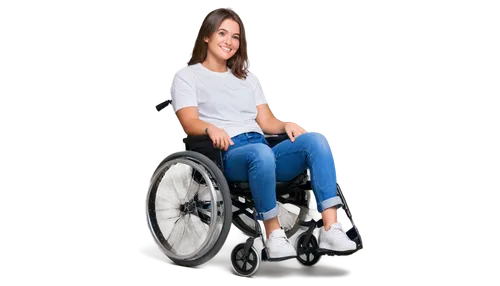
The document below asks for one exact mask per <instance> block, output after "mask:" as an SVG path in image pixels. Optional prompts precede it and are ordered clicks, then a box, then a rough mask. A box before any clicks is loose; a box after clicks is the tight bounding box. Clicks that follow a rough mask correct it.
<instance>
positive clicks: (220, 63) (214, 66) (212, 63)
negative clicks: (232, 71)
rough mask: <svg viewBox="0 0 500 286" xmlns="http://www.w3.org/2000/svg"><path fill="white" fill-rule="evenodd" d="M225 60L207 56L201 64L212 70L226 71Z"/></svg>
mask: <svg viewBox="0 0 500 286" xmlns="http://www.w3.org/2000/svg"><path fill="white" fill-rule="evenodd" d="M226 62H227V61H226V60H215V59H211V58H209V57H207V58H206V59H205V61H203V62H202V63H201V64H202V65H203V66H204V67H206V68H207V69H209V70H211V71H214V72H227V66H226Z"/></svg>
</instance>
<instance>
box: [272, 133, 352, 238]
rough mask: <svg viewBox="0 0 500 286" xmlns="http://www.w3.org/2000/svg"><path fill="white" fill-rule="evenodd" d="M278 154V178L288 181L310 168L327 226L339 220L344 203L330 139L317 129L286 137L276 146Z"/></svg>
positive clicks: (313, 186)
mask: <svg viewBox="0 0 500 286" xmlns="http://www.w3.org/2000/svg"><path fill="white" fill-rule="evenodd" d="M273 151H274V154H275V156H276V179H277V180H278V181H281V180H283V181H288V180H291V179H293V178H294V177H295V176H297V175H298V174H300V173H301V172H303V171H304V170H306V169H307V168H309V170H310V172H311V184H312V189H313V192H314V196H315V197H316V203H317V207H318V211H319V212H321V216H322V217H323V223H324V225H325V229H329V228H330V225H332V224H334V223H336V222H337V208H338V207H341V206H342V202H341V200H340V198H339V197H338V196H337V177H336V173H335V163H334V161H333V156H332V152H331V150H330V146H329V145H328V141H327V140H326V138H325V137H324V136H323V135H322V134H320V133H316V132H308V133H305V134H302V135H300V136H299V137H297V139H296V140H295V142H293V143H292V142H291V141H290V140H285V141H283V142H281V143H280V144H278V145H276V146H274V147H273Z"/></svg>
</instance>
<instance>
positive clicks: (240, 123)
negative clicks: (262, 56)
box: [170, 63, 267, 138]
mask: <svg viewBox="0 0 500 286" xmlns="http://www.w3.org/2000/svg"><path fill="white" fill-rule="evenodd" d="M170 93H171V95H172V106H173V108H174V111H175V112H177V111H178V110H179V109H181V108H184V107H188V106H196V107H197V108H198V115H199V119H200V120H203V121H205V122H208V123H211V124H213V125H215V126H217V127H218V128H223V129H224V130H225V131H226V132H227V134H228V135H229V137H231V138H232V137H234V136H236V135H239V134H241V133H245V132H252V131H254V132H258V133H260V134H264V133H263V132H262V129H261V128H260V126H259V125H258V124H257V121H255V119H256V118H257V105H260V104H264V103H267V101H266V98H265V97H264V92H263V91H262V87H261V85H260V82H259V80H258V79H257V77H256V76H255V75H254V74H252V73H251V72H248V75H247V78H246V79H245V80H242V79H239V78H237V77H236V76H234V75H233V74H232V72H231V70H230V69H229V67H228V71H227V72H214V71H211V70H209V69H207V68H206V67H205V66H203V65H202V64H201V63H197V64H194V65H190V66H187V67H184V68H182V69H180V70H179V71H178V72H177V73H176V74H175V76H174V80H173V82H172V87H171V88H170Z"/></svg>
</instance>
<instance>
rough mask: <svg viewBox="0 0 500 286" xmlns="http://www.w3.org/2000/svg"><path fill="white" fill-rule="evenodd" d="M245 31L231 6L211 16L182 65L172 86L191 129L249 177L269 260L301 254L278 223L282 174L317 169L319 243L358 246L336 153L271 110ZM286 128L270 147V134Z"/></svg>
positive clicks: (234, 173) (230, 171)
mask: <svg viewBox="0 0 500 286" xmlns="http://www.w3.org/2000/svg"><path fill="white" fill-rule="evenodd" d="M247 60H248V58H247V49H246V39H245V29H244V26H243V23H242V21H241V19H240V17H239V16H238V15H237V14H236V13H235V12H234V11H232V10H230V9H217V10H214V11H212V12H211V13H209V14H208V15H207V17H206V18H205V20H204V21H203V24H202V26H201V28H200V31H199V33H198V38H197V39H196V43H195V46H194V49H193V54H192V58H191V60H190V61H189V63H188V66H187V67H185V68H183V69H181V70H179V71H178V72H177V73H176V74H175V76H174V80H173V84H172V87H171V90H170V91H171V94H172V105H173V107H174V110H175V112H176V115H177V117H178V118H179V121H180V123H181V125H182V128H183V129H184V132H186V134H188V135H204V134H206V135H208V136H209V137H210V139H211V140H212V141H213V144H214V147H216V148H219V149H221V150H223V164H224V175H225V177H226V178H227V180H228V181H248V182H249V184H250V190H251V192H252V198H253V200H254V203H255V209H256V210H257V218H258V219H259V220H263V223H264V227H265V231H266V234H267V240H266V248H267V249H268V253H269V256H270V258H279V259H287V258H292V257H296V252H295V249H294V248H293V246H292V245H291V244H290V242H289V241H288V239H287V237H286V235H285V232H284V231H283V230H282V229H281V228H280V224H279V221H278V207H277V204H276V193H275V187H276V180H278V181H289V180H291V179H293V178H294V177H296V176H297V175H299V174H300V173H302V172H303V171H305V170H306V169H307V168H309V169H310V173H311V183H312V189H313V192H314V194H315V197H316V200H317V206H318V211H319V212H321V215H322V218H323V222H324V227H323V228H321V230H320V235H319V248H320V249H325V250H330V251H336V252H348V251H351V250H354V249H355V248H356V244H355V243H354V242H353V241H351V240H350V239H349V238H348V237H347V235H346V234H345V233H344V231H343V229H342V226H341V224H340V222H337V208H339V207H341V206H342V202H341V200H340V198H339V197H338V196H337V194H336V191H337V190H336V185H337V182H336V175H335V165H334V161H333V156H332V153H331V150H330V147H329V145H328V142H327V140H326V139H325V137H324V136H323V135H321V134H319V133H314V132H309V133H308V132H307V131H306V130H304V129H303V128H302V127H300V126H299V125H297V124H295V123H293V122H281V121H280V120H278V119H276V118H275V117H274V115H273V113H272V112H271V110H270V108H269V106H268V104H267V101H266V99H265V97H264V93H263V91H262V87H261V85H260V83H259V80H258V79H257V77H256V76H255V75H254V74H252V73H251V72H249V71H248V70H247V66H248V65H247ZM284 132H286V133H287V134H288V136H289V138H290V139H289V140H285V141H283V142H281V143H280V144H277V145H276V146H274V147H273V148H270V147H269V145H268V143H267V142H266V140H265V138H264V136H263V134H264V133H265V134H280V133H284Z"/></svg>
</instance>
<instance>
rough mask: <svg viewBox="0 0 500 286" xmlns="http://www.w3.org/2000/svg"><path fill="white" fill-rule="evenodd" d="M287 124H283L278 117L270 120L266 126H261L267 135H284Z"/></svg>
mask: <svg viewBox="0 0 500 286" xmlns="http://www.w3.org/2000/svg"><path fill="white" fill-rule="evenodd" d="M285 124H286V122H282V121H280V120H278V119H277V118H276V117H273V118H270V119H269V120H268V121H267V122H266V124H264V126H261V128H262V131H264V133H265V134H282V133H285Z"/></svg>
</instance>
